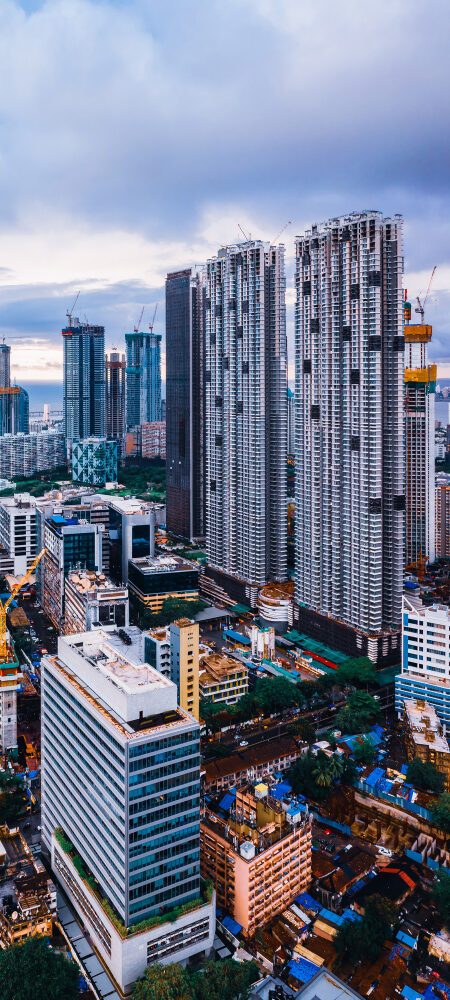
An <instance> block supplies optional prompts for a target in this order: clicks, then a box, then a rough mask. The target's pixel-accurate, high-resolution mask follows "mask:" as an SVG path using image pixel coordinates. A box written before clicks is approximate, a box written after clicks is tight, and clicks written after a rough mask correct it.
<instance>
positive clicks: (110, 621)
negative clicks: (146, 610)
mask: <svg viewBox="0 0 450 1000" xmlns="http://www.w3.org/2000/svg"><path fill="white" fill-rule="evenodd" d="M64 592H65V602H64V603H65V608H64V632H65V634H66V635H68V634H71V633H74V632H90V630H91V629H92V628H94V627H99V626H100V625H102V626H103V627H105V626H108V625H116V626H117V627H118V628H124V627H126V626H127V625H128V624H129V610H128V590H127V588H126V587H118V586H116V585H115V584H114V583H112V582H111V580H108V579H107V577H105V574H104V573H97V572H95V571H93V570H87V569H84V570H82V569H80V570H73V571H72V572H70V573H69V574H68V576H67V579H66V582H65V588H64Z"/></svg>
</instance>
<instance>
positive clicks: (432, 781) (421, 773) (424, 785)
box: [406, 757, 444, 792]
mask: <svg viewBox="0 0 450 1000" xmlns="http://www.w3.org/2000/svg"><path fill="white" fill-rule="evenodd" d="M406 780H407V782H408V784H409V785H414V788H420V789H422V791H424V792H442V789H443V787H444V777H443V775H442V774H441V773H440V772H439V771H437V770H436V768H435V766H434V764H432V763H431V761H429V760H421V759H420V757H414V759H413V760H411V761H410V763H409V764H408V770H407V772H406Z"/></svg>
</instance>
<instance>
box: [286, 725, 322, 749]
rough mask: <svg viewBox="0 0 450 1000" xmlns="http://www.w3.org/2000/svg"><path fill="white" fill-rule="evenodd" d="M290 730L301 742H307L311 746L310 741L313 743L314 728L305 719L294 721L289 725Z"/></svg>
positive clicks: (314, 736) (314, 738)
mask: <svg viewBox="0 0 450 1000" xmlns="http://www.w3.org/2000/svg"><path fill="white" fill-rule="evenodd" d="M290 731H291V732H292V733H294V735H295V736H298V738H299V739H300V740H302V742H303V743H308V744H309V746H311V743H315V740H316V730H315V729H314V726H312V725H311V723H310V722H308V720H307V719H305V720H304V721H303V720H300V722H294V723H293V725H292V726H291V727H290Z"/></svg>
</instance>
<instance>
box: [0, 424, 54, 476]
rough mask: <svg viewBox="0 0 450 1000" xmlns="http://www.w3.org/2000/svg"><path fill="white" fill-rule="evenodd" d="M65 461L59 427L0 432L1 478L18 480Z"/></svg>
mask: <svg viewBox="0 0 450 1000" xmlns="http://www.w3.org/2000/svg"><path fill="white" fill-rule="evenodd" d="M65 461H66V456H65V448H64V435H63V434H60V433H58V431H42V432H41V433H39V434H5V435H3V436H1V435H0V476H1V477H2V478H5V479H12V480H15V479H22V478H23V477H24V476H32V475H33V474H34V473H35V472H51V471H52V470H53V469H58V468H60V467H61V466H63V465H64V464H65Z"/></svg>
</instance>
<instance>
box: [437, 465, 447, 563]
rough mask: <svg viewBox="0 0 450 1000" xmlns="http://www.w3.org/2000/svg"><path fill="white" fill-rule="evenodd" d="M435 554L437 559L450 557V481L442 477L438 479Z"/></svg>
mask: <svg viewBox="0 0 450 1000" xmlns="http://www.w3.org/2000/svg"><path fill="white" fill-rule="evenodd" d="M435 495H436V505H435V510H436V518H435V538H436V547H435V556H436V559H449V558H450V482H449V483H447V482H446V481H445V480H442V479H440V478H438V479H437V481H436V486H435Z"/></svg>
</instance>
